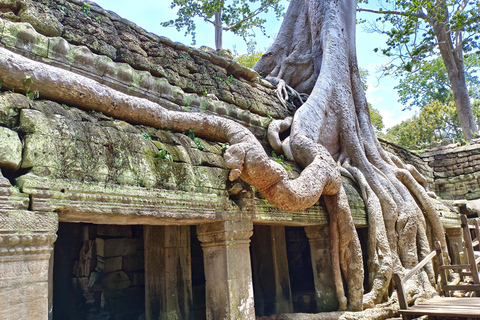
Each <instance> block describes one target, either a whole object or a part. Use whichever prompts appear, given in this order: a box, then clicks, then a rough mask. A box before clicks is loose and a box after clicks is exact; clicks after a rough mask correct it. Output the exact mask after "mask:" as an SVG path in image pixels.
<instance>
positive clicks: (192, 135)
mask: <svg viewBox="0 0 480 320" xmlns="http://www.w3.org/2000/svg"><path fill="white" fill-rule="evenodd" d="M187 136H188V137H189V138H190V139H192V140H193V139H195V130H193V129H189V130H188V133H187Z"/></svg>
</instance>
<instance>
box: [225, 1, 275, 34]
mask: <svg viewBox="0 0 480 320" xmlns="http://www.w3.org/2000/svg"><path fill="white" fill-rule="evenodd" d="M267 8H268V6H266V7H261V8H258V9H257V10H255V11H254V12H253V13H252V14H251V15H249V16H248V17H246V18H243V19H242V20H240V21H239V22H237V23H235V24H232V25H231V26H228V27H224V28H223V30H225V31H229V30H231V29H233V28H236V27H238V26H239V25H241V24H242V23H244V22H245V21H247V20H250V19H252V18H253V17H255V16H257V15H259V14H260V13H262V12H263V11H265V10H266V9H267Z"/></svg>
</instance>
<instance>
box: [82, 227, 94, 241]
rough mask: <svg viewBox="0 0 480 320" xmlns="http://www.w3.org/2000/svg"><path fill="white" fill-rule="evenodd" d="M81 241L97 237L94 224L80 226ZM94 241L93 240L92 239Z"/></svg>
mask: <svg viewBox="0 0 480 320" xmlns="http://www.w3.org/2000/svg"><path fill="white" fill-rule="evenodd" d="M81 237H82V238H81V240H82V241H89V240H95V238H96V237H97V228H96V226H95V225H92V224H87V225H84V226H83V227H82V234H81ZM94 242H95V241H94Z"/></svg>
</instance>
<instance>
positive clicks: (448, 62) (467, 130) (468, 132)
mask: <svg viewBox="0 0 480 320" xmlns="http://www.w3.org/2000/svg"><path fill="white" fill-rule="evenodd" d="M444 22H445V21H444ZM433 30H434V31H435V36H436V37H437V40H438V47H439V49H440V54H441V56H442V60H443V63H444V64H445V68H446V69H447V74H448V79H449V81H450V85H451V88H452V91H453V98H454V100H455V107H456V109H457V113H458V119H459V120H460V126H461V127H462V131H463V135H464V137H465V140H467V141H470V140H472V139H473V138H475V133H476V132H477V131H478V128H477V124H476V123H475V118H474V117H473V112H472V107H471V105H470V98H469V96H468V89H467V84H466V82H465V69H464V66H463V51H462V48H461V44H459V46H460V47H459V48H457V49H454V45H453V43H452V37H451V34H450V31H449V30H447V28H446V26H445V24H443V23H435V24H433Z"/></svg>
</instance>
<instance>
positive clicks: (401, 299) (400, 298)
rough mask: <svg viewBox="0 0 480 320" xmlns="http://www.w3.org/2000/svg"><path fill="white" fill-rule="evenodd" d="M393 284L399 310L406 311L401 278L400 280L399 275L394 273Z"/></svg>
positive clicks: (406, 303) (406, 304) (405, 298)
mask: <svg viewBox="0 0 480 320" xmlns="http://www.w3.org/2000/svg"><path fill="white" fill-rule="evenodd" d="M393 283H394V284H395V289H397V296H398V304H399V305H400V309H408V302H407V296H406V295H405V291H404V289H403V283H402V278H400V275H399V274H398V273H396V272H395V273H394V274H393Z"/></svg>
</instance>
